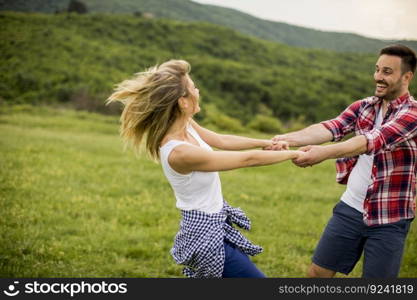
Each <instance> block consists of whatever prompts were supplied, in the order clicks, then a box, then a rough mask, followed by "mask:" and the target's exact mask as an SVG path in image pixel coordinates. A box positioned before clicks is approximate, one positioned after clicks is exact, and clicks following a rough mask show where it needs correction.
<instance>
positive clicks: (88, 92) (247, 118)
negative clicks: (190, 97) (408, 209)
mask: <svg viewBox="0 0 417 300" xmlns="http://www.w3.org/2000/svg"><path fill="white" fill-rule="evenodd" d="M0 23H1V31H0V51H1V53H2V56H1V58H0V97H1V98H0V101H3V102H5V103H34V104H37V103H49V104H52V103H61V104H65V105H67V104H68V105H71V106H75V107H77V108H81V109H87V110H95V111H105V109H104V106H103V101H104V99H106V98H107V97H108V95H109V94H110V92H111V90H112V88H113V86H114V84H115V83H117V82H119V81H121V80H123V79H125V78H127V77H129V76H131V75H132V74H133V73H135V72H138V71H140V70H143V69H144V68H145V67H148V66H150V65H153V64H155V63H161V62H163V61H165V60H168V59H171V58H181V59H186V60H188V61H189V62H190V63H191V64H192V76H193V77H194V79H195V81H196V83H197V85H198V87H199V88H200V92H201V95H202V106H203V107H204V108H203V112H202V114H201V118H206V120H209V119H212V118H216V117H217V118H219V117H218V115H219V114H220V113H219V112H222V113H223V114H225V116H224V118H222V119H221V120H220V121H221V122H224V123H226V125H227V124H228V125H227V126H228V127H227V126H226V127H227V128H228V129H229V127H233V128H234V129H238V128H239V126H240V125H239V123H236V122H235V121H234V120H231V119H228V116H229V117H233V118H236V119H239V120H240V121H241V122H242V123H243V124H244V125H247V124H251V125H252V126H253V127H255V128H256V127H257V126H258V127H259V126H261V127H262V126H263V125H262V124H257V123H256V122H258V123H262V122H264V123H265V122H268V120H266V121H265V119H262V118H261V119H260V117H259V116H261V115H262V116H264V117H268V116H270V117H272V118H271V119H273V118H279V119H281V120H283V121H289V120H293V119H296V118H304V119H305V121H306V122H315V121H318V120H322V119H326V118H330V117H333V116H335V115H336V114H337V113H339V112H340V111H341V110H342V109H343V108H344V107H345V106H346V105H348V104H349V103H351V102H352V101H354V100H356V99H359V98H363V97H365V96H368V95H370V94H372V93H373V89H374V84H373V79H372V73H373V68H374V67H373V65H374V63H375V60H376V56H375V55H365V54H348V53H335V52H330V51H321V50H307V49H300V48H294V47H290V46H286V45H283V44H277V43H272V42H267V41H264V40H260V39H255V38H250V37H247V36H244V35H241V34H239V33H237V32H235V31H233V30H230V29H226V28H224V27H220V26H215V25H210V24H203V23H183V22H177V21H170V20H160V19H146V18H140V17H133V16H124V15H100V14H95V15H76V14H69V15H68V14H58V15H47V14H45V15H42V14H25V13H2V14H0ZM412 92H414V94H416V93H415V92H416V88H415V85H414V86H413V87H412ZM216 113H218V114H216ZM220 115H222V114H220ZM217 121H219V120H217ZM269 121H270V120H269ZM251 122H252V123H251ZM253 122H255V124H253ZM229 125H230V126H229ZM274 126H275V127H277V125H276V124H275V125H274ZM233 128H232V129H233Z"/></svg>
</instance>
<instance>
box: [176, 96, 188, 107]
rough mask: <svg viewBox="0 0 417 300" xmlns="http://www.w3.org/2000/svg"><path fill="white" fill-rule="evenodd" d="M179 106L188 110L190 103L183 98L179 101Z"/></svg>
mask: <svg viewBox="0 0 417 300" xmlns="http://www.w3.org/2000/svg"><path fill="white" fill-rule="evenodd" d="M178 104H179V106H180V108H182V109H184V108H188V101H187V99H185V97H181V98H179V99H178Z"/></svg>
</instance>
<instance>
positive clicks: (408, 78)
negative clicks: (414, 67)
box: [403, 71, 414, 83]
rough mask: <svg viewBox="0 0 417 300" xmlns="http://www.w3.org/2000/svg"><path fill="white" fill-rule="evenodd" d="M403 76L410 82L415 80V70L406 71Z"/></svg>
mask: <svg viewBox="0 0 417 300" xmlns="http://www.w3.org/2000/svg"><path fill="white" fill-rule="evenodd" d="M403 76H404V79H405V80H406V81H407V82H408V83H410V82H411V80H413V77H414V74H413V72H411V71H408V72H405V74H404V75H403Z"/></svg>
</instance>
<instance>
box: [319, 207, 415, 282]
mask: <svg viewBox="0 0 417 300" xmlns="http://www.w3.org/2000/svg"><path fill="white" fill-rule="evenodd" d="M412 220H413V219H404V220H400V221H398V222H395V223H391V224H383V225H375V226H367V225H366V224H365V223H364V222H363V218H362V213H361V212H359V211H357V210H356V209H354V208H352V207H350V206H349V205H347V204H346V203H344V202H343V201H340V202H339V203H338V204H336V206H335V207H334V208H333V216H332V217H331V218H330V220H329V223H328V224H327V226H326V228H325V229H324V232H323V234H322V236H321V239H320V241H319V243H318V245H317V247H316V250H315V252H314V255H313V263H315V264H316V265H318V266H320V267H323V268H326V269H329V270H332V271H335V272H340V273H344V274H349V273H350V272H351V271H352V269H353V268H354V266H355V265H356V263H357V262H358V260H359V258H360V257H361V255H362V252H363V253H364V263H363V273H362V277H365V278H393V277H397V276H398V273H399V271H400V265H401V259H402V255H403V250H404V242H405V239H406V237H407V233H408V230H409V228H410V224H411V221H412Z"/></svg>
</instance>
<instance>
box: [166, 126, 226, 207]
mask: <svg viewBox="0 0 417 300" xmlns="http://www.w3.org/2000/svg"><path fill="white" fill-rule="evenodd" d="M187 131H188V132H189V133H190V134H191V135H192V137H194V139H195V140H196V141H197V142H198V143H199V145H200V147H201V148H204V149H206V150H209V151H213V149H211V147H210V146H209V145H208V144H207V143H206V142H204V141H203V140H202V139H201V137H200V136H199V135H198V133H197V132H196V131H195V129H194V128H193V127H192V126H189V127H188V128H187ZM182 144H190V143H188V142H185V141H179V140H170V141H168V142H167V143H166V144H164V145H163V146H162V147H160V148H159V150H160V158H161V164H162V169H163V171H164V174H165V176H166V178H167V179H168V181H169V183H170V185H171V187H172V189H173V190H174V194H175V198H176V199H177V203H176V206H177V208H179V209H181V210H199V211H203V212H206V213H218V212H220V210H221V209H222V207H223V195H222V188H221V182H220V177H219V173H218V172H199V171H193V172H191V173H188V174H185V175H184V174H180V173H178V172H176V171H175V170H174V169H172V168H171V166H170V165H169V162H168V157H169V155H170V153H171V151H172V150H173V149H174V148H175V147H177V146H178V145H182ZM190 145H191V144H190Z"/></svg>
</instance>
